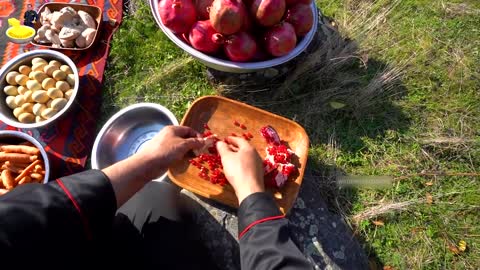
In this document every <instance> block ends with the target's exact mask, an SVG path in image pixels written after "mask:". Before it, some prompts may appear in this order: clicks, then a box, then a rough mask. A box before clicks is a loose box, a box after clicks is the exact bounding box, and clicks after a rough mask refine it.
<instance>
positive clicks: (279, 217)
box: [238, 215, 285, 239]
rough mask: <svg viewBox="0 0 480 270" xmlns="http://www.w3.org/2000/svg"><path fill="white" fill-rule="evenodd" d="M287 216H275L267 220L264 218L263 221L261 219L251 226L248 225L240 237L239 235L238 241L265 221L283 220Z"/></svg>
mask: <svg viewBox="0 0 480 270" xmlns="http://www.w3.org/2000/svg"><path fill="white" fill-rule="evenodd" d="M284 217H285V216H284V215H281V216H273V217H266V218H262V219H259V220H257V221H254V222H252V223H250V225H248V226H247V227H246V228H245V229H244V230H243V231H242V232H241V233H240V234H239V235H238V239H240V238H242V237H243V235H244V234H246V233H247V232H248V230H250V229H251V228H252V227H253V226H255V225H257V224H260V223H263V222H265V221H269V220H275V219H281V218H284Z"/></svg>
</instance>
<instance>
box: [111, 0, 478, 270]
mask: <svg viewBox="0 0 480 270" xmlns="http://www.w3.org/2000/svg"><path fill="white" fill-rule="evenodd" d="M318 5H319V7H320V8H321V9H322V11H323V13H324V14H325V15H327V16H328V17H330V18H331V19H332V20H333V21H334V24H335V27H331V31H330V32H329V33H330V36H329V37H328V41H329V42H324V43H322V44H323V45H321V46H320V48H319V49H318V50H316V51H314V52H313V53H312V55H311V56H310V57H309V58H308V59H309V60H310V61H303V62H302V63H303V64H302V65H301V66H299V67H298V69H297V70H296V71H292V72H290V73H289V74H288V75H287V76H286V79H285V81H282V82H283V83H281V84H280V85H275V89H276V90H275V91H273V90H272V89H266V90H265V91H264V92H254V91H248V90H245V89H243V88H242V87H239V86H238V85H223V86H218V85H211V84H209V82H208V81H207V79H206V76H205V67H204V66H203V65H201V64H200V63H199V62H197V61H196V60H193V59H192V58H190V57H189V56H188V55H186V54H185V53H183V52H182V51H181V50H180V49H178V48H177V47H176V46H175V45H174V44H173V43H172V42H170V41H169V40H168V39H167V38H166V37H165V36H164V35H163V34H162V32H161V31H160V30H159V29H158V27H157V26H156V25H155V23H154V21H153V18H152V16H151V14H150V11H149V8H148V6H147V5H146V4H145V3H144V2H142V1H140V0H135V1H132V2H131V3H130V5H129V9H130V12H129V14H126V15H125V17H124V21H123V24H122V26H121V28H120V30H119V31H118V32H117V33H116V34H115V38H114V39H113V42H112V50H111V53H110V59H109V64H108V68H107V70H106V74H105V75H106V76H105V77H106V81H105V94H104V106H103V107H104V108H103V109H104V115H105V117H107V116H109V115H111V114H112V113H113V112H114V111H116V110H118V109H119V108H122V107H124V106H126V105H129V104H133V103H136V102H139V101H148V102H157V103H160V104H163V105H165V106H167V107H168V108H169V109H171V110H172V111H173V112H174V114H175V115H176V116H177V118H178V119H181V118H182V116H183V114H184V113H185V111H186V109H187V108H188V106H189V104H190V102H191V101H193V100H194V99H196V98H198V97H200V96H202V95H206V94H216V93H219V94H222V95H226V96H231V97H234V98H237V99H239V100H242V101H245V102H248V103H251V104H254V105H256V106H259V107H262V108H265V109H267V110H269V111H273V112H275V113H279V114H282V115H284V116H287V117H289V118H292V119H295V120H296V121H298V122H299V123H301V124H302V125H303V126H304V127H305V128H306V129H307V132H308V133H309V136H310V138H311V142H312V145H311V150H310V157H309V160H310V164H309V167H308V169H309V170H310V171H311V172H312V174H313V175H315V176H316V178H315V181H318V183H319V184H320V185H324V186H325V187H328V188H325V191H324V194H322V196H323V197H324V198H327V200H328V203H329V206H330V208H331V211H334V212H337V213H339V214H342V215H344V217H345V220H346V221H347V222H348V223H349V224H351V226H352V229H353V230H354V232H355V234H356V235H357V236H358V238H359V239H360V241H361V243H362V244H363V247H364V248H365V251H366V252H367V254H368V255H369V257H370V258H371V263H372V265H377V267H381V266H385V267H388V266H390V267H393V268H395V269H477V268H478V267H479V266H480V252H479V249H480V226H479V225H478V224H480V215H479V214H478V213H479V212H480V181H479V180H480V176H479V174H480V172H479V171H478V168H480V136H479V135H480V133H479V130H480V105H479V104H480V93H479V90H480V68H479V66H478V63H479V62H480V52H479V48H480V32H479V28H478V26H479V25H480V2H478V1H476V0H463V1H456V0H455V1H454V0H450V1H433V0H430V1H428V0H403V1H398V0H378V1H367V0H343V1H338V0H323V1H320V2H319V4H318ZM337 27H338V29H337ZM345 38H348V39H345ZM308 59H307V60H308ZM277 86H278V87H277ZM267 97H268V99H267ZM332 102H336V103H332ZM338 104H341V105H342V106H343V107H342V108H339V106H336V105H338ZM279 105H280V106H279ZM340 107H341V106H340ZM104 120H106V119H104ZM326 168H330V169H326ZM331 168H334V169H331ZM339 173H340V174H349V175H391V176H394V182H393V185H392V187H390V188H388V189H381V190H380V189H347V190H345V189H341V190H339V189H333V188H331V185H326V184H325V183H329V181H336V180H337V179H336V176H337V175H338V174H339ZM460 240H464V241H466V243H467V250H466V251H465V252H462V251H459V250H458V243H459V241H460Z"/></svg>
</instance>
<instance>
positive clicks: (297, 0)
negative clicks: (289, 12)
mask: <svg viewBox="0 0 480 270" xmlns="http://www.w3.org/2000/svg"><path fill="white" fill-rule="evenodd" d="M285 2H286V4H287V6H293V5H296V4H304V5H310V4H311V3H312V0H285Z"/></svg>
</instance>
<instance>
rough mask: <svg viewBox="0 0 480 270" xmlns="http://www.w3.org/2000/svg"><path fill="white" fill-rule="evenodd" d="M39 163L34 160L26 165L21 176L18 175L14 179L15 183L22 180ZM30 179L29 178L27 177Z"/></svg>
mask: <svg viewBox="0 0 480 270" xmlns="http://www.w3.org/2000/svg"><path fill="white" fill-rule="evenodd" d="M40 162H41V161H40V160H35V161H34V162H33V163H32V164H30V165H28V167H26V168H25V170H23V172H22V173H21V174H19V175H18V176H17V177H15V181H16V182H17V181H20V180H21V179H22V178H24V177H25V176H27V175H28V174H30V173H31V172H32V171H33V169H34V168H35V166H36V165H38V164H39V163H40ZM29 178H30V177H29Z"/></svg>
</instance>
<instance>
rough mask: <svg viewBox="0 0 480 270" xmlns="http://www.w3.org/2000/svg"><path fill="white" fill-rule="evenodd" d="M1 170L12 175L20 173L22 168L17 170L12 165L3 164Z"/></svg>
mask: <svg viewBox="0 0 480 270" xmlns="http://www.w3.org/2000/svg"><path fill="white" fill-rule="evenodd" d="M1 169H2V170H9V171H11V172H12V173H16V174H18V173H22V171H23V168H18V167H16V166H12V165H6V164H3V165H2V167H1Z"/></svg>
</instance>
